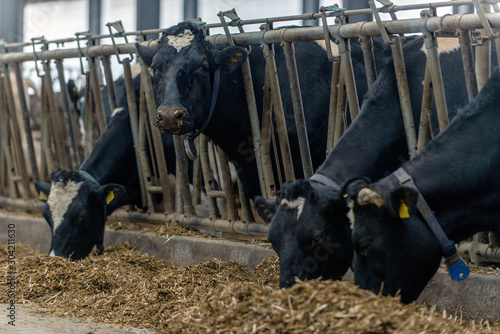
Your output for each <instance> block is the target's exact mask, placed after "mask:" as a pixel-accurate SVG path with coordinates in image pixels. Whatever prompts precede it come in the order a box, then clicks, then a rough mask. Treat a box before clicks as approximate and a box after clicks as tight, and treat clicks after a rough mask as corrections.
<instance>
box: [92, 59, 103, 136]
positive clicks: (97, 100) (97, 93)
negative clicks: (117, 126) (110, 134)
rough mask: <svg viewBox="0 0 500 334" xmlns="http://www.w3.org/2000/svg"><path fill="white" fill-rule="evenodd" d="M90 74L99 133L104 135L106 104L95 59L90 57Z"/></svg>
mask: <svg viewBox="0 0 500 334" xmlns="http://www.w3.org/2000/svg"><path fill="white" fill-rule="evenodd" d="M89 72H90V88H91V89H92V95H93V96H94V106H95V112H96V115H97V122H98V124H99V133H101V134H102V133H103V132H104V129H106V126H107V124H106V115H105V114H104V102H103V101H102V94H101V88H100V85H99V78H98V75H97V66H96V60H95V58H90V57H89Z"/></svg>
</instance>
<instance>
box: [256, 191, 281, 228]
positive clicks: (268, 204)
mask: <svg viewBox="0 0 500 334" xmlns="http://www.w3.org/2000/svg"><path fill="white" fill-rule="evenodd" d="M253 202H254V204H255V209H256V210H257V213H258V214H259V216H260V217H261V218H262V219H263V220H264V221H265V222H266V223H267V224H269V223H270V222H271V220H272V219H273V217H274V214H275V213H276V200H275V199H266V198H263V197H260V196H256V197H255V198H254V200H253Z"/></svg>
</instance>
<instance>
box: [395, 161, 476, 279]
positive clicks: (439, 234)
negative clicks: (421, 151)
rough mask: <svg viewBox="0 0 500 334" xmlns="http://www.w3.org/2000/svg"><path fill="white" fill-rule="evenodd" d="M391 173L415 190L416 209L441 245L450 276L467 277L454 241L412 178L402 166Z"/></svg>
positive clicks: (466, 268)
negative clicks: (416, 197)
mask: <svg viewBox="0 0 500 334" xmlns="http://www.w3.org/2000/svg"><path fill="white" fill-rule="evenodd" d="M392 175H393V176H394V177H395V178H396V179H397V180H398V183H399V184H400V185H401V186H407V187H410V188H412V189H413V190H415V191H416V192H417V194H418V199H417V208H418V211H419V212H420V214H421V215H422V217H423V218H424V220H425V222H426V223H427V226H428V227H429V228H430V229H431V231H432V233H433V234H434V236H435V237H436V238H437V240H438V242H439V245H440V246H441V250H442V251H443V257H444V258H445V264H446V267H447V268H448V273H449V274H450V277H451V278H452V279H454V280H456V281H461V280H464V279H465V278H467V276H468V275H469V267H467V265H466V264H465V262H464V260H462V259H461V258H460V256H458V253H457V248H456V247H455V243H454V242H453V241H450V239H449V238H448V236H447V235H446V233H445V232H444V230H443V228H442V226H441V225H440V224H439V222H438V220H437V219H436V216H435V215H434V213H433V212H432V211H431V209H430V207H429V205H428V204H427V202H426V201H425V199H424V197H423V196H422V193H421V192H420V191H419V189H418V187H417V186H416V184H415V182H414V181H413V178H412V177H411V176H410V174H408V173H407V172H406V171H405V170H404V169H403V168H398V169H397V170H396V171H394V172H393V173H392Z"/></svg>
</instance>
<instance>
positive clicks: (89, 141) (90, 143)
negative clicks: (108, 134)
mask: <svg viewBox="0 0 500 334" xmlns="http://www.w3.org/2000/svg"><path fill="white" fill-rule="evenodd" d="M85 77H86V83H87V84H86V86H85V151H84V155H85V156H88V155H89V154H90V152H91V151H92V149H93V148H94V144H95V133H96V131H95V130H96V124H95V117H94V113H93V108H92V105H93V104H94V95H93V94H92V89H91V88H90V73H89V72H87V74H86V75H85Z"/></svg>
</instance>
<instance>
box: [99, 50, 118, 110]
mask: <svg viewBox="0 0 500 334" xmlns="http://www.w3.org/2000/svg"><path fill="white" fill-rule="evenodd" d="M101 62H102V67H103V69H104V77H105V78H106V89H107V90H108V97H109V98H108V100H109V106H110V108H111V110H114V109H115V108H116V107H117V103H116V90H115V82H114V81H113V74H112V73H111V63H110V60H109V56H102V57H101Z"/></svg>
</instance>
